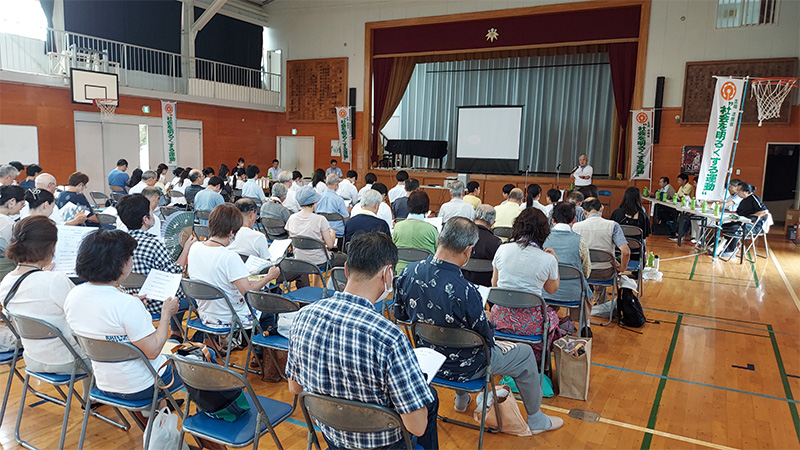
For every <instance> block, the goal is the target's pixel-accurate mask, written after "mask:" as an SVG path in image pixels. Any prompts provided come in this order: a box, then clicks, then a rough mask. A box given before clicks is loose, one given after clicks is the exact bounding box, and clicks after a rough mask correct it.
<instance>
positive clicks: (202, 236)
mask: <svg viewBox="0 0 800 450" xmlns="http://www.w3.org/2000/svg"><path fill="white" fill-rule="evenodd" d="M192 234H194V237H196V238H197V240H198V241H205V240H206V239H208V237H209V236H210V235H211V232H210V231H209V229H208V225H199V224H195V225H193V226H192Z"/></svg>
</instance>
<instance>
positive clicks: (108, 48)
mask: <svg viewBox="0 0 800 450" xmlns="http://www.w3.org/2000/svg"><path fill="white" fill-rule="evenodd" d="M70 68H76V69H84V70H94V71H100V72H109V73H116V74H117V75H118V76H119V84H120V86H125V87H131V88H138V89H148V90H154V91H160V92H172V93H178V94H188V95H197V96H202V97H209V98H215V99H223V100H231V101H239V102H246V103H255V104H260V105H267V106H276V107H277V106H280V90H281V75H280V74H277V73H270V72H267V71H264V70H256V69H250V68H246V67H239V66H234V65H231V64H224V63H220V62H215V61H209V60H205V59H201V58H188V57H184V56H182V55H180V54H177V53H170V52H165V51H161V50H156V49H152V48H147V47H142V46H138V45H132V44H125V43H123V42H116V41H111V40H108V39H101V38H97V37H92V36H86V35H82V34H78V33H72V32H67V31H59V30H54V29H52V28H47V29H46V30H44V29H43V30H41V38H40V39H37V38H33V37H26V36H20V35H16V34H9V33H2V32H0V70H7V71H14V72H25V73H33V74H39V75H50V76H58V77H69V69H70Z"/></svg>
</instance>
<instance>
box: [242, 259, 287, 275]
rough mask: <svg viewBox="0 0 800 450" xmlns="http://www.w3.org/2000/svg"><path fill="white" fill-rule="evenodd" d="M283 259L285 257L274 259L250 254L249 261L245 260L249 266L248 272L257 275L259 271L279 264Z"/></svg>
mask: <svg viewBox="0 0 800 450" xmlns="http://www.w3.org/2000/svg"><path fill="white" fill-rule="evenodd" d="M282 259H283V257H280V258H278V260H277V261H272V260H271V259H264V258H259V257H258V256H255V255H250V256H248V257H247V261H245V262H244V266H245V267H246V268H247V272H248V273H250V275H256V274H258V273H259V272H261V271H263V270H265V269H268V268H270V267H272V266H274V265H275V264H278V263H279V262H280V261H281V260H282Z"/></svg>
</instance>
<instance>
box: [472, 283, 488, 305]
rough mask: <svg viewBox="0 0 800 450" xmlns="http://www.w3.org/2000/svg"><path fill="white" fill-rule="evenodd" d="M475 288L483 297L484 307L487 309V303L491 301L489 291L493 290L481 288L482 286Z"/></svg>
mask: <svg viewBox="0 0 800 450" xmlns="http://www.w3.org/2000/svg"><path fill="white" fill-rule="evenodd" d="M474 286H475V287H476V288H478V292H479V293H480V294H481V297H483V307H484V308H485V307H486V301H487V300H488V299H489V290H490V289H491V288H488V287H486V286H481V285H478V284H476V285H474Z"/></svg>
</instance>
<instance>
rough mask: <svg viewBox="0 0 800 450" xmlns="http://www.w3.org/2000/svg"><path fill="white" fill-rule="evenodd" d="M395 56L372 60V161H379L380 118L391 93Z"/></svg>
mask: <svg viewBox="0 0 800 450" xmlns="http://www.w3.org/2000/svg"><path fill="white" fill-rule="evenodd" d="M392 65H394V58H377V59H373V60H372V84H373V87H372V115H373V117H374V118H375V119H373V121H372V162H373V163H375V162H377V161H378V140H379V139H380V131H381V126H380V118H381V117H383V110H384V109H385V107H386V97H388V95H389V81H390V80H391V78H392Z"/></svg>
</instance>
